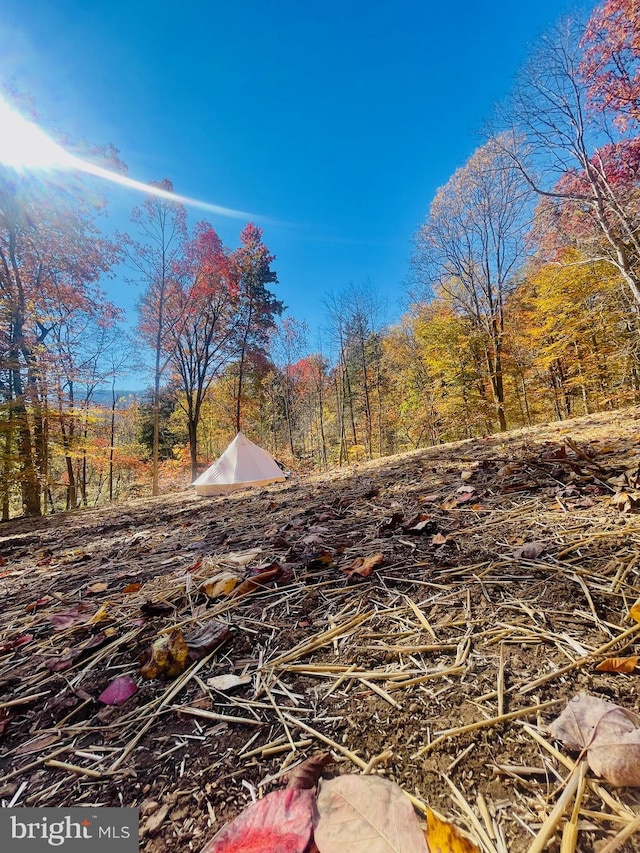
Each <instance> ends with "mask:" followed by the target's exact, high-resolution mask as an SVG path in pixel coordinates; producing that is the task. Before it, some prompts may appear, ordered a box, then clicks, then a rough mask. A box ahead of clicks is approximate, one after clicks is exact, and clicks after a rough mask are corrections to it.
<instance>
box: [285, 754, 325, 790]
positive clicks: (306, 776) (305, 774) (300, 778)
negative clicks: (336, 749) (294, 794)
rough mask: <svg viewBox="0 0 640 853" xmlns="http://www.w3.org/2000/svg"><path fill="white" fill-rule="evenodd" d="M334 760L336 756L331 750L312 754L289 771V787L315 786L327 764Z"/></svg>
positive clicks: (286, 778) (287, 781)
mask: <svg viewBox="0 0 640 853" xmlns="http://www.w3.org/2000/svg"><path fill="white" fill-rule="evenodd" d="M334 762H335V758H334V757H333V756H332V755H331V753H330V752H319V753H318V754H317V755H312V756H311V757H310V758H307V759H305V760H304V761H303V762H302V763H301V764H298V766H297V767H294V768H293V770H291V771H289V773H287V775H286V777H285V780H286V783H287V788H301V789H302V788H309V789H313V788H315V786H316V784H317V782H318V779H319V778H320V776H322V771H323V770H324V768H325V767H326V766H327V764H333V763H334Z"/></svg>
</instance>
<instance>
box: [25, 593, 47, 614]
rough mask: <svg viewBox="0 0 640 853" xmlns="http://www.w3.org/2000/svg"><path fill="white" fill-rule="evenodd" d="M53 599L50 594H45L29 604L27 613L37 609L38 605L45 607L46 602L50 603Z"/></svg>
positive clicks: (26, 608)
mask: <svg viewBox="0 0 640 853" xmlns="http://www.w3.org/2000/svg"><path fill="white" fill-rule="evenodd" d="M50 601H51V596H50V595H43V596H42V598H39V599H38V600H37V601H32V602H31V604H27V606H26V607H25V610H26V611H27V613H33V612H34V610H37V609H38V607H43V606H44V605H45V604H48V603H49V602H50Z"/></svg>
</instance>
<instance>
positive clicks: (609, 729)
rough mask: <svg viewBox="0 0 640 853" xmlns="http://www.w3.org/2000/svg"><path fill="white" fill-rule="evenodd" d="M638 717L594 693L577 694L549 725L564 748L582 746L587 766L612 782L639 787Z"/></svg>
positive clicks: (580, 748) (613, 783)
mask: <svg viewBox="0 0 640 853" xmlns="http://www.w3.org/2000/svg"><path fill="white" fill-rule="evenodd" d="M639 726H640V717H639V716H638V715H637V714H635V713H634V712H633V711H629V710H627V709H626V708H622V707H620V705H614V704H613V702H607V701H605V700H604V699H599V698H598V697H596V696H589V695H588V694H586V693H579V694H578V695H577V696H574V697H573V699H572V700H571V701H570V702H569V703H568V705H567V707H566V708H565V709H564V711H563V712H562V713H561V714H560V716H559V717H557V719H555V720H554V721H553V722H552V723H551V725H550V726H549V732H550V733H551V735H552V737H554V738H556V740H559V741H561V742H562V743H563V744H564V745H565V746H566V747H567V749H570V750H574V751H576V752H578V751H582V750H583V749H586V752H587V761H588V763H589V767H590V768H591V769H592V770H593V772H594V773H595V774H596V775H597V776H602V778H604V779H606V780H607V781H608V782H610V783H611V784H612V785H618V786H621V787H623V786H627V785H629V786H633V787H639V786H640V728H639Z"/></svg>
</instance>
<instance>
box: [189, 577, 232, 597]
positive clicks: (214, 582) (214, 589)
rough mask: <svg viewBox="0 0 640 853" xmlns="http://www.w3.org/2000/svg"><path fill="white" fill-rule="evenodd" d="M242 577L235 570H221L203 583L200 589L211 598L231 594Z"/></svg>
mask: <svg viewBox="0 0 640 853" xmlns="http://www.w3.org/2000/svg"><path fill="white" fill-rule="evenodd" d="M239 580H240V578H239V577H238V575H236V574H234V573H233V572H228V571H227V572H220V573H219V574H217V575H215V576H214V577H212V578H208V579H207V580H206V581H204V583H201V584H200V586H199V588H198V591H199V592H202V593H204V595H206V596H208V597H209V598H218V596H220V595H229V593H230V592H232V591H233V589H235V587H236V586H237V584H238V581H239Z"/></svg>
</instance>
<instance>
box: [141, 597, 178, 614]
mask: <svg viewBox="0 0 640 853" xmlns="http://www.w3.org/2000/svg"><path fill="white" fill-rule="evenodd" d="M140 612H141V613H142V615H143V616H169V615H170V614H171V613H173V607H171V605H170V604H165V603H164V602H163V601H145V603H144V604H142V605H140Z"/></svg>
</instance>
